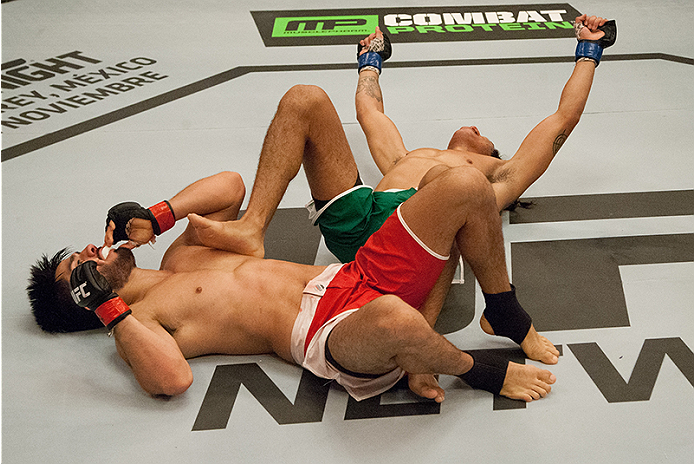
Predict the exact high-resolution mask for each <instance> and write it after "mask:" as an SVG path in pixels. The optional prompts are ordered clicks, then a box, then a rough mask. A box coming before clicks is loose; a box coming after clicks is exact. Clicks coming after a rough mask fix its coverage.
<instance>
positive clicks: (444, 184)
mask: <svg viewBox="0 0 694 464" xmlns="http://www.w3.org/2000/svg"><path fill="white" fill-rule="evenodd" d="M436 180H437V181H438V182H439V183H440V185H439V188H443V189H445V190H446V191H447V192H451V193H455V194H456V195H461V196H464V197H465V198H467V199H468V200H469V199H471V198H473V197H475V196H480V197H490V196H492V197H493V196H494V190H493V189H492V185H491V183H490V182H489V179H487V177H486V176H485V175H484V174H483V173H482V171H480V170H479V169H477V168H475V167H472V166H456V167H453V168H448V169H447V170H446V171H445V172H440V173H439V175H438V176H437V177H436Z"/></svg>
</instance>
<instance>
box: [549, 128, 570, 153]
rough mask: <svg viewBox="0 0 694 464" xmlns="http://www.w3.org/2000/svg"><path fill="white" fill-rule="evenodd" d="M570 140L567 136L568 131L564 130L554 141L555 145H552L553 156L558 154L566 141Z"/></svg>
mask: <svg viewBox="0 0 694 464" xmlns="http://www.w3.org/2000/svg"><path fill="white" fill-rule="evenodd" d="M568 138H569V136H568V135H567V134H566V130H562V131H561V134H559V135H557V138H556V139H554V144H553V145H552V156H555V155H556V154H557V152H558V151H559V149H560V148H561V146H562V145H564V142H566V139H568Z"/></svg>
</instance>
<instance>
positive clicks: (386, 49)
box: [357, 34, 393, 74]
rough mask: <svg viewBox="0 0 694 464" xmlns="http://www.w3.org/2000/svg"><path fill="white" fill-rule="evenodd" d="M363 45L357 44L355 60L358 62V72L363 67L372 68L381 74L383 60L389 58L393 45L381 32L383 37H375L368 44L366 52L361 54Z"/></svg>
mask: <svg viewBox="0 0 694 464" xmlns="http://www.w3.org/2000/svg"><path fill="white" fill-rule="evenodd" d="M363 48H364V47H362V45H361V44H357V62H358V63H359V72H361V71H362V70H363V69H366V68H368V69H372V70H375V71H378V74H381V66H382V64H383V62H384V61H386V60H387V59H388V58H390V55H392V54H393V47H392V46H391V44H390V39H389V38H388V36H387V35H385V34H383V39H381V38H375V39H373V40H372V41H371V43H370V44H369V49H368V51H367V52H366V53H364V54H361V55H360V53H361V51H362V49H363Z"/></svg>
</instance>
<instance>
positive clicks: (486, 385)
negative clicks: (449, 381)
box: [458, 351, 508, 395]
mask: <svg viewBox="0 0 694 464" xmlns="http://www.w3.org/2000/svg"><path fill="white" fill-rule="evenodd" d="M464 353H467V354H469V355H470V356H472V360H473V361H474V362H475V363H474V364H473V365H472V368H471V369H470V370H469V371H467V372H466V373H464V374H461V375H459V376H458V377H460V378H461V379H463V380H464V381H465V383H467V384H468V385H470V386H471V387H472V388H476V389H478V390H486V391H488V392H491V393H494V394H495V395H498V394H499V393H501V388H502V387H503V386H504V379H505V378H506V369H508V361H507V360H505V359H503V358H499V357H498V356H494V355H493V354H489V353H485V352H484V351H464Z"/></svg>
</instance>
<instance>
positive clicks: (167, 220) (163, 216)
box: [148, 200, 176, 235]
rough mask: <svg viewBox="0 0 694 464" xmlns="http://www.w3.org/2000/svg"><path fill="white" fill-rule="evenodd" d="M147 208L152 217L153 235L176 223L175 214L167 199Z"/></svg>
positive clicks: (161, 232) (159, 233)
mask: <svg viewBox="0 0 694 464" xmlns="http://www.w3.org/2000/svg"><path fill="white" fill-rule="evenodd" d="M148 209H149V210H150V211H151V212H152V215H153V217H154V221H152V227H153V229H154V234H155V235H161V234H163V233H164V232H166V231H167V230H169V229H171V228H172V227H173V226H174V225H175V224H176V215H175V214H174V211H173V208H172V207H171V203H169V202H168V201H167V200H164V201H160V202H159V203H157V204H156V205H154V206H151V207H150V208H148Z"/></svg>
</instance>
